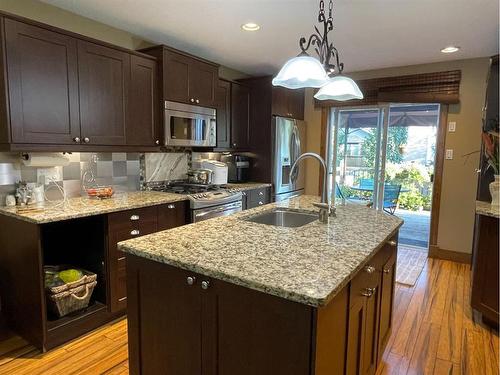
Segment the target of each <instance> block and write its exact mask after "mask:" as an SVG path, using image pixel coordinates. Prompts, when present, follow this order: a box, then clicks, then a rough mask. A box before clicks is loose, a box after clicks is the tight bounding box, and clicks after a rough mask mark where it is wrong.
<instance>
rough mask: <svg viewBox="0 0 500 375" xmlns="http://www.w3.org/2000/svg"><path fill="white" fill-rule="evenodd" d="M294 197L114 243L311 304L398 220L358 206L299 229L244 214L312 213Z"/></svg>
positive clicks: (344, 279) (304, 200)
mask: <svg viewBox="0 0 500 375" xmlns="http://www.w3.org/2000/svg"><path fill="white" fill-rule="evenodd" d="M317 200H318V197H312V196H301V197H297V198H294V199H291V200H287V201H283V202H279V203H274V204H270V205H266V206H263V207H258V208H255V209H252V210H247V211H243V212H240V213H237V214H234V215H231V216H227V217H219V218H215V219H211V220H206V221H202V222H199V223H195V224H190V225H185V226H182V227H177V228H174V229H170V230H167V231H162V232H157V233H154V234H151V235H148V236H143V237H140V238H136V239H132V240H129V241H124V242H120V243H119V245H118V247H119V249H120V250H122V251H125V252H127V253H130V254H134V255H137V256H141V257H144V258H148V259H152V260H155V261H158V262H162V263H166V264H169V265H172V266H175V267H179V268H182V269H185V270H190V271H193V272H197V273H200V274H203V275H206V276H209V277H213V278H216V279H220V280H224V281H227V282H231V283H234V284H237V285H241V286H244V287H248V288H251V289H254V290H258V291H262V292H265V293H268V294H272V295H276V296H279V297H282V298H286V299H289V300H292V301H296V302H299V303H302V304H307V305H311V306H324V305H326V304H327V303H328V302H329V301H330V300H331V299H332V298H333V297H334V296H335V294H336V293H337V292H338V291H340V290H341V289H342V288H343V287H344V286H345V285H346V284H347V283H348V282H349V281H350V279H351V278H352V277H353V276H354V275H355V274H356V272H357V271H358V270H359V269H361V267H363V266H364V265H365V264H366V262H367V261H368V259H369V258H370V256H371V255H373V254H374V253H375V252H376V251H377V250H378V249H379V248H380V247H381V246H382V245H383V243H384V242H385V241H386V240H387V239H389V238H390V236H392V235H393V234H394V233H395V231H396V230H397V229H398V228H399V227H400V226H401V225H402V223H403V221H402V220H401V219H399V218H397V217H395V216H391V215H388V214H386V213H383V212H377V211H375V210H373V209H369V208H366V207H364V206H361V205H347V206H338V207H337V214H336V217H331V218H330V221H329V223H328V224H322V223H320V222H319V221H314V222H312V223H310V224H307V225H305V226H302V227H299V228H284V227H276V226H271V225H265V224H257V223H253V222H250V221H247V220H245V219H248V218H250V217H252V216H254V215H256V214H259V213H262V212H264V211H268V210H272V209H274V208H275V207H277V206H279V207H287V208H289V209H293V210H298V211H305V212H311V211H314V212H317V209H316V208H314V207H313V206H312V202H314V201H317Z"/></svg>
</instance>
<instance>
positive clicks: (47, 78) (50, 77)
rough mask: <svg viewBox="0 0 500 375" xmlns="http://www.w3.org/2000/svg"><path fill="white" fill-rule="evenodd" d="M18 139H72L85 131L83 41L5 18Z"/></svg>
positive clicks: (14, 133) (13, 123)
mask: <svg viewBox="0 0 500 375" xmlns="http://www.w3.org/2000/svg"><path fill="white" fill-rule="evenodd" d="M5 44H6V46H5V50H6V59H7V70H8V85H9V106H10V121H11V123H10V125H11V135H12V142H13V143H52V144H70V143H73V139H74V138H76V137H80V117H79V103H78V70H77V42H76V39H74V38H72V37H69V36H67V35H62V34H58V33H55V32H52V31H48V30H45V29H42V28H39V27H36V26H31V25H27V24H24V23H21V22H17V21H14V20H10V19H5Z"/></svg>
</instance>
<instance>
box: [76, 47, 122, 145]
mask: <svg viewBox="0 0 500 375" xmlns="http://www.w3.org/2000/svg"><path fill="white" fill-rule="evenodd" d="M78 73H79V84H80V117H81V118H80V121H81V133H82V138H81V141H82V142H83V143H89V144H90V143H92V144H99V145H123V144H125V134H126V130H125V128H126V120H127V111H126V109H127V104H128V103H127V101H128V89H129V82H130V55H129V54H127V53H125V52H122V51H117V50H115V49H112V48H108V47H104V46H101V45H97V44H94V43H88V42H83V41H79V42H78Z"/></svg>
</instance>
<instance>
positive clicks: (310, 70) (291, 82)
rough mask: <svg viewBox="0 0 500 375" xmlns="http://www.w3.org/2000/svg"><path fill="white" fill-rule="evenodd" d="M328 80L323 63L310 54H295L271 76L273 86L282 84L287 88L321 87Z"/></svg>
mask: <svg viewBox="0 0 500 375" xmlns="http://www.w3.org/2000/svg"><path fill="white" fill-rule="evenodd" d="M327 81H328V76H327V74H326V71H325V69H324V68H323V65H321V63H320V62H319V60H318V59H315V58H314V57H311V56H297V57H294V58H293V59H290V60H288V61H287V62H286V64H285V65H283V68H281V70H280V72H279V73H278V75H277V76H276V77H274V78H273V86H283V87H286V88H288V89H300V88H304V87H316V88H317V87H321V86H323V85H324V84H325V83H326V82H327Z"/></svg>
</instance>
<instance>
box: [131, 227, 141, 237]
mask: <svg viewBox="0 0 500 375" xmlns="http://www.w3.org/2000/svg"><path fill="white" fill-rule="evenodd" d="M139 234H141V232H139V229H134V230H132V231H130V235H132V236H138V235H139Z"/></svg>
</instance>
